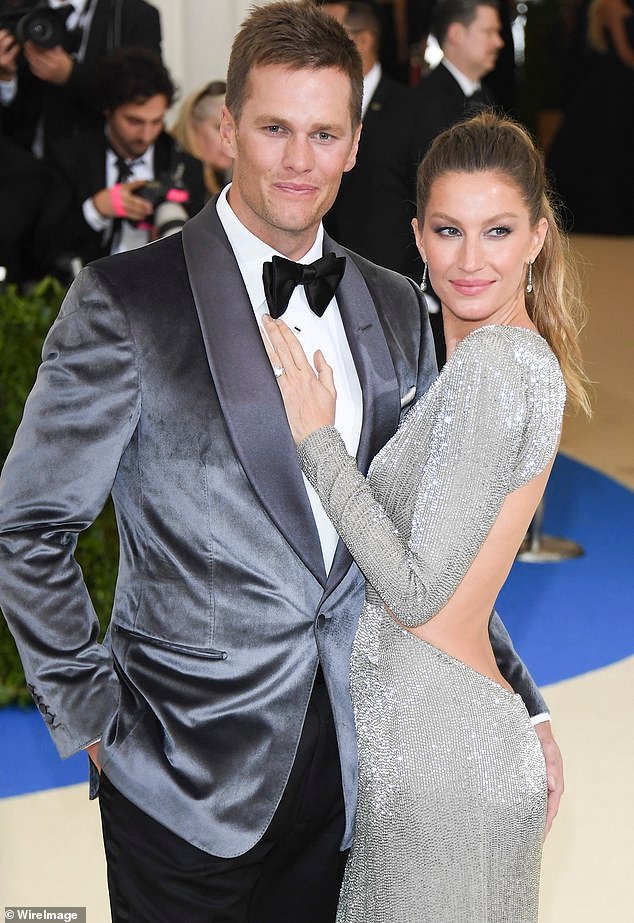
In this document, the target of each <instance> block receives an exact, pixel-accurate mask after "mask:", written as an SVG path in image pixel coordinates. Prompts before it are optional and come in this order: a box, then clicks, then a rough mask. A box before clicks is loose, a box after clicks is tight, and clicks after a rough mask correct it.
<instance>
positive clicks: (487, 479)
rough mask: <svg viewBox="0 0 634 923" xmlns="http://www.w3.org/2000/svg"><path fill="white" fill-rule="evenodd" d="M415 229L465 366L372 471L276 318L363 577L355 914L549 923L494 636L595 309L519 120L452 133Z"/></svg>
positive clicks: (536, 828) (303, 454) (429, 174)
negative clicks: (541, 907) (586, 310)
mask: <svg viewBox="0 0 634 923" xmlns="http://www.w3.org/2000/svg"><path fill="white" fill-rule="evenodd" d="M414 232H415V235H416V241H417V245H418V248H419V250H420V253H421V256H422V257H423V260H424V261H425V267H426V276H427V274H428V276H429V279H430V280H431V282H432V283H433V286H434V290H435V291H436V293H437V294H438V296H439V298H440V300H441V303H442V310H443V320H444V323H445V330H446V336H447V347H448V355H449V359H448V362H447V365H446V366H445V367H444V369H443V371H442V373H441V374H440V376H439V377H438V379H437V381H436V382H435V384H434V385H433V386H432V387H431V388H430V390H429V392H428V393H427V394H426V395H425V396H424V397H423V398H421V400H419V401H418V403H417V404H416V405H415V406H414V408H413V409H412V410H411V411H410V412H409V414H408V415H407V416H406V417H405V419H404V421H403V423H402V424H401V426H400V428H399V430H398V432H397V433H396V435H395V436H394V437H393V438H392V439H391V440H390V442H388V443H387V445H386V446H385V447H384V448H383V449H382V450H381V451H380V452H379V454H378V455H377V457H376V458H375V459H374V461H373V463H372V466H371V468H370V473H369V475H368V479H367V480H366V479H365V478H364V477H363V476H362V475H361V474H360V473H359V471H358V470H357V467H356V464H355V461H354V459H352V458H350V457H349V456H348V455H347V453H346V450H345V447H344V445H343V442H342V440H341V438H340V436H339V434H338V433H337V431H336V429H334V427H333V425H332V422H333V420H334V405H335V400H336V395H335V392H334V388H333V385H332V375H331V371H330V368H329V366H328V364H327V362H326V360H325V358H324V357H323V356H322V355H321V354H320V353H317V354H316V355H315V366H316V368H317V375H315V374H314V373H313V371H312V369H311V367H310V365H309V364H308V362H307V360H306V358H305V356H304V354H303V352H302V350H301V347H300V345H299V343H298V341H297V340H296V339H295V338H294V336H293V334H292V333H291V331H290V330H289V329H288V328H287V327H286V326H285V325H284V324H283V323H282V322H281V321H272V320H270V319H267V320H266V334H267V336H268V339H269V341H270V344H271V348H270V358H271V361H272V363H273V364H274V366H277V367H278V368H276V370H275V371H276V374H277V375H278V376H279V377H278V382H279V385H280V390H281V393H282V397H283V399H284V403H285V407H286V411H287V415H288V419H289V423H290V427H291V430H292V433H293V436H294V438H295V441H296V442H297V444H298V453H299V459H300V463H301V466H302V469H303V471H304V473H305V474H306V476H307V478H308V479H309V480H310V482H311V483H312V484H313V486H314V487H315V489H316V490H317V493H318V494H319V497H320V499H321V501H322V504H323V505H324V508H325V509H326V511H327V513H328V515H329V517H330V518H331V519H332V521H333V523H334V524H335V526H336V527H337V530H338V531H339V533H340V535H341V537H342V538H343V540H344V541H345V543H346V544H347V546H348V548H349V549H350V551H351V552H352V555H353V556H354V558H355V560H356V561H357V563H358V565H359V567H360V569H361V570H362V571H363V573H364V575H365V577H366V580H367V584H366V602H365V606H364V609H363V612H362V614H361V619H360V623H359V629H358V632H357V637H356V640H355V644H354V649H353V656H352V663H351V691H352V696H353V701H354V707H355V717H356V724H357V735H358V741H359V806H358V813H357V822H356V832H355V840H354V845H353V848H352V851H351V854H350V858H349V860H348V865H347V867H346V875H345V879H344V884H343V889H342V893H341V899H340V905H339V912H338V917H337V919H338V921H339V923H362V921H363V923H399V921H402V923H432V921H433V923H474V921H478V923H482V921H484V920H486V921H488V923H494V921H499V923H501V921H507V923H510V921H513V923H529V921H530V923H533V921H536V920H537V902H538V890H539V864H540V857H541V846H542V840H543V836H544V830H545V822H546V803H547V788H546V780H545V772H544V762H543V756H542V751H541V748H540V746H539V743H538V740H537V737H536V734H535V731H534V728H533V726H532V724H531V722H530V719H529V717H528V713H527V711H526V709H525V707H524V704H523V702H522V701H521V699H520V698H519V696H517V695H515V694H514V693H513V690H512V688H511V687H510V686H509V684H508V682H507V681H506V680H505V679H504V677H503V676H502V675H501V673H500V672H499V670H498V668H497V665H496V662H495V658H494V656H493V651H492V649H491V645H490V642H489V637H488V630H487V629H488V621H489V616H490V613H491V610H492V608H493V604H494V602H495V599H496V597H497V595H498V592H499V589H500V587H501V586H502V584H503V582H504V580H505V578H506V576H507V574H508V571H509V569H510V567H511V564H512V562H513V559H514V556H515V553H516V551H517V549H518V547H519V545H520V542H521V540H522V538H523V536H524V534H525V532H526V528H527V526H528V523H529V522H530V520H531V518H532V515H533V513H534V511H535V508H536V506H537V503H538V501H539V499H540V497H541V495H542V493H543V490H544V487H545V485H546V481H547V478H548V473H549V471H550V468H551V465H552V462H553V458H554V454H555V451H556V448H557V445H558V441H559V433H560V427H561V417H562V411H563V405H564V401H565V390H566V389H565V385H564V379H565V381H566V384H567V387H568V394H569V396H570V398H571V399H572V400H573V401H574V402H575V403H577V404H579V405H581V406H582V407H583V408H584V409H586V410H587V409H588V401H587V397H586V393H585V388H584V383H585V379H584V376H583V373H582V371H581V368H580V361H579V353H578V347H577V345H576V337H577V333H578V330H579V320H578V310H577V309H578V307H579V302H578V299H577V298H576V296H575V295H574V289H573V288H572V287H571V285H572V283H571V277H570V271H569V270H568V269H567V268H566V265H565V259H564V252H563V241H562V238H561V236H560V233H559V231H558V228H557V224H556V221H555V219H554V216H553V213H552V210H551V208H550V205H549V203H548V199H547V197H546V193H545V189H544V169H543V163H542V159H541V156H540V155H539V153H538V152H537V150H536V149H535V147H534V146H533V144H532V142H531V140H530V138H529V137H528V135H527V134H526V132H525V131H524V130H523V129H522V128H520V127H519V126H517V125H515V124H513V123H512V122H509V121H506V120H500V119H498V118H497V117H495V116H493V115H490V114H482V115H479V116H477V117H476V118H474V119H472V120H470V121H468V122H465V123H463V124H460V125H456V126H454V127H453V128H451V129H449V130H448V131H447V132H444V133H443V134H442V135H440V136H439V137H438V139H437V140H436V141H435V142H434V144H433V145H432V147H431V149H430V151H429V153H428V154H427V156H426V158H425V160H424V161H423V163H422V164H421V166H420V168H419V174H418V220H417V221H414ZM281 368H283V369H284V372H280V369H281ZM562 371H563V375H562Z"/></svg>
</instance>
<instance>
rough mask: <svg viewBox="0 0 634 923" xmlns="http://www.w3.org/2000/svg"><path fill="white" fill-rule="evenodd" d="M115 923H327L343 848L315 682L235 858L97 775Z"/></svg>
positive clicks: (328, 723)
mask: <svg viewBox="0 0 634 923" xmlns="http://www.w3.org/2000/svg"><path fill="white" fill-rule="evenodd" d="M99 802H100V808H101V820H102V826H103V835H104V845H105V851H106V860H107V863H108V889H109V892H110V907H111V911H112V919H113V921H114V923H124V921H125V923H128V921H129V923H332V921H334V919H335V912H336V907H337V899H338V895H339V888H340V886H341V879H342V876H343V869H344V865H345V861H346V854H345V853H341V852H340V851H339V844H340V842H341V838H342V836H343V829H344V805H343V794H342V788H341V772H340V766H339V754H338V750H337V741H336V736H335V728H334V722H333V717H332V711H331V708H330V702H329V700H328V693H327V691H326V687H325V686H324V685H323V684H319V683H317V684H316V685H315V687H314V689H313V693H312V696H311V699H310V704H309V707H308V712H307V715H306V721H305V724H304V730H303V732H302V737H301V740H300V744H299V748H298V751H297V756H296V758H295V763H294V764H293V769H292V771H291V774H290V777H289V780H288V784H287V786H286V789H285V791H284V795H283V796H282V800H281V802H280V804H279V806H278V808H277V811H276V812H275V814H274V816H273V819H272V821H271V823H270V825H269V828H268V830H267V831H266V833H265V834H264V836H263V837H262V839H261V840H260V841H259V843H257V844H256V845H255V846H254V847H253V848H252V849H250V850H249V851H248V852H246V853H245V854H244V855H242V856H237V857H236V858H233V859H222V858H218V857H216V856H211V855H209V854H208V853H206V852H204V851H203V850H201V849H198V847H196V846H192V845H191V844H190V843H188V842H187V841H186V840H184V839H182V838H181V837H179V836H177V835H176V834H175V833H172V831H171V830H168V829H167V828H166V827H164V826H163V825H162V824H159V823H158V822H157V821H155V820H153V819H152V818H151V817H149V816H148V815H147V814H145V813H144V812H143V811H141V810H140V809H139V808H137V807H136V806H135V805H133V804H132V803H131V802H130V801H128V799H127V798H125V797H124V796H123V795H122V794H121V793H120V792H118V791H117V790H116V789H115V787H114V786H113V785H112V783H111V782H110V781H109V779H108V778H107V777H106V776H105V774H103V773H102V776H101V785H100V792H99Z"/></svg>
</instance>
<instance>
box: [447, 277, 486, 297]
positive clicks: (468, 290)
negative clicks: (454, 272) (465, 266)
mask: <svg viewBox="0 0 634 923" xmlns="http://www.w3.org/2000/svg"><path fill="white" fill-rule="evenodd" d="M451 284H452V285H453V287H454V288H455V289H456V291H458V292H460V294H461V295H481V294H482V292H485V291H486V290H487V289H488V288H490V286H491V285H493V282H488V281H485V280H477V281H476V280H475V279H473V280H470V279H452V280H451Z"/></svg>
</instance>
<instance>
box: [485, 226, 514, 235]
mask: <svg viewBox="0 0 634 923" xmlns="http://www.w3.org/2000/svg"><path fill="white" fill-rule="evenodd" d="M510 233H511V229H510V228H507V227H505V226H504V225H500V226H499V227H495V228H491V230H490V231H489V234H491V236H492V237H506V236H507V234H510Z"/></svg>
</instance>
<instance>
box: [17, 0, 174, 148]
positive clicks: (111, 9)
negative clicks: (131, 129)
mask: <svg viewBox="0 0 634 923" xmlns="http://www.w3.org/2000/svg"><path fill="white" fill-rule="evenodd" d="M29 6H31V7H34V6H36V4H35V3H33V2H32V0H31V2H29V0H0V14H2V12H10V11H11V10H12V9H15V8H16V7H19V8H26V7H29ZM48 6H49V8H50V9H51V10H57V9H60V12H61V13H62V14H63V15H65V17H66V30H65V31H66V34H65V37H64V40H63V42H62V43H61V44H59V45H55V46H54V47H53V48H44V47H41V46H40V45H37V44H36V43H35V42H33V41H27V42H26V43H25V45H24V47H23V48H21V47H20V45H19V43H18V41H17V40H16V38H15V35H14V34H13V32H12V31H11V30H10V29H8V28H4V29H2V28H0V105H1V106H2V116H1V117H2V125H3V132H4V134H5V135H6V136H8V137H11V138H12V139H13V140H14V141H15V142H16V143H17V144H20V145H21V146H22V147H26V148H28V149H29V150H32V151H33V153H34V154H36V156H38V157H41V156H42V155H43V154H44V153H45V152H46V150H47V148H48V145H49V143H50V142H51V141H53V140H55V139H56V138H64V137H67V136H68V135H71V134H73V133H75V132H76V131H78V130H81V129H86V128H92V127H95V126H97V125H99V124H100V122H101V113H100V112H99V109H98V108H97V107H95V105H94V100H93V89H94V88H93V80H94V70H95V66H96V65H97V64H98V63H99V61H101V60H102V58H104V57H106V56H107V55H109V54H111V53H112V52H113V51H114V50H115V49H116V48H120V47H122V46H130V45H133V46H136V47H142V48H147V49H148V50H149V51H153V52H154V53H155V54H158V55H160V53H161V23H160V18H159V13H158V10H157V9H156V7H154V6H153V5H152V4H151V3H147V2H146V0H73V2H72V3H68V2H66V0H48ZM0 25H2V21H1V19H0Z"/></svg>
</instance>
